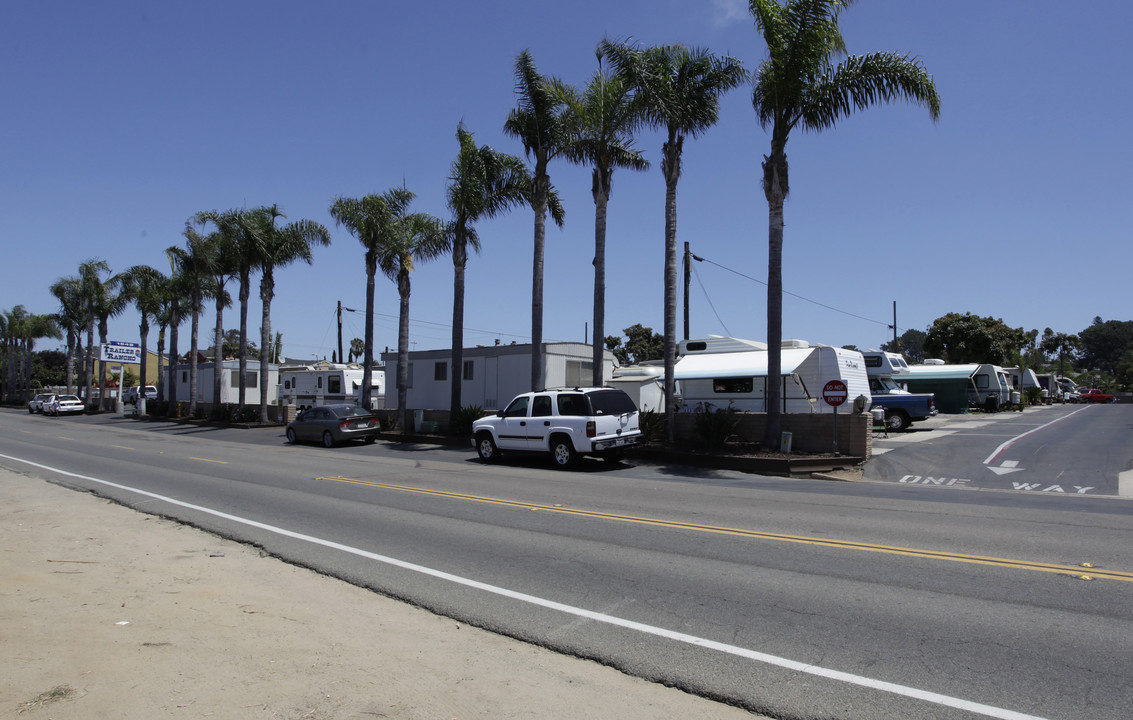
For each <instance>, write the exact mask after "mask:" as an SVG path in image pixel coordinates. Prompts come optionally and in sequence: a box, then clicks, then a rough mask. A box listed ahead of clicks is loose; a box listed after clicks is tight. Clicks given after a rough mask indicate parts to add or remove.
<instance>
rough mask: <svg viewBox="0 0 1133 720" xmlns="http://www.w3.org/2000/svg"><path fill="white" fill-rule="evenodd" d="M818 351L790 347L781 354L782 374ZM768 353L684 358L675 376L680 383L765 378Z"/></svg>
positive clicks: (723, 353) (741, 353)
mask: <svg viewBox="0 0 1133 720" xmlns="http://www.w3.org/2000/svg"><path fill="white" fill-rule="evenodd" d="M814 350H815V348H791V349H787V350H783V351H782V353H783V354H782V356H781V357H782V367H781V368H780V372H781V374H782V375H790V374H791V373H793V372H795V371H796V370H798V368H799V365H802V364H803V362H804V361H805V360H806V359H807V358H808V357H810V354H811V353H812V352H814ZM766 376H767V353H766V352H762V351H752V352H722V353H704V354H703V355H682V356H681V359H680V360H678V361H677V365H676V368H675V369H674V371H673V377H674V378H675V379H677V380H704V379H715V378H733V377H766Z"/></svg>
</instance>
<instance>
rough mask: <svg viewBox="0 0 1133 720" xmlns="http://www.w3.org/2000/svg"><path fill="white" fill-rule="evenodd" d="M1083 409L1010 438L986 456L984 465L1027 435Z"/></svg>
mask: <svg viewBox="0 0 1133 720" xmlns="http://www.w3.org/2000/svg"><path fill="white" fill-rule="evenodd" d="M1085 409H1086V408H1079V409H1078V410H1075V411H1074V412H1072V413H1069V414H1067V415H1063V416H1062V417H1060V418H1055V419H1054V420H1051V421H1050V422H1048V423H1046V424H1044V425H1039V426H1038V427H1037V428H1032V429H1031V430H1028V431H1027V432H1025V433H1023V434H1022V435H1016V436H1015V437H1013V438H1011V439H1010V440H1007V441H1006V442H1004V443H1003V444H1001V445H1000V446H999V447H997V448H996V449H995V450H993V451H992V453H991V455H988V456H987V459H986V460H984V465H990V464H991V463H992V462H994V461H995V459H996V457H998V456H999V454H1000V453H1001V452H1003V451H1004V450H1006V449H1007V448H1009V447H1011V446H1012V445H1014V444H1015V443H1016V442H1017V441H1019V440H1022V439H1023V438H1025V437H1027V436H1028V435H1031V434H1033V433H1037V432H1038V431H1039V430H1043V429H1045V428H1048V427H1050V426H1051V425H1053V424H1055V423H1056V422H1061V421H1063V420H1065V419H1066V418H1068V417H1073V416H1074V415H1077V414H1078V413H1080V412H1082V411H1083V410H1085Z"/></svg>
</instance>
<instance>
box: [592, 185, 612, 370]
mask: <svg viewBox="0 0 1133 720" xmlns="http://www.w3.org/2000/svg"><path fill="white" fill-rule="evenodd" d="M609 202H610V174H609V172H608V171H603V170H601V169H599V168H595V169H594V354H593V360H592V363H593V373H594V380H593V384H594V387H602V384H603V383H604V382H605V381H606V380H605V378H604V377H603V375H604V372H605V363H604V362H603V361H604V360H605V358H606V207H607V205H608V204H609Z"/></svg>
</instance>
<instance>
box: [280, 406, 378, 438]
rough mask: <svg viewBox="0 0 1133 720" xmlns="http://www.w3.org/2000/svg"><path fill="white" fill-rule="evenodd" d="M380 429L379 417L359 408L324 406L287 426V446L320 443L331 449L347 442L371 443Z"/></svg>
mask: <svg viewBox="0 0 1133 720" xmlns="http://www.w3.org/2000/svg"><path fill="white" fill-rule="evenodd" d="M381 429H382V426H381V422H379V420H378V416H377V415H374V414H373V413H370V412H367V411H366V410H363V409H362V408H360V407H358V406H357V405H322V406H320V407H313V408H307V409H306V410H304V411H303V412H301V413H299V415H298V417H296V418H295V419H294V420H292V421H291V422H289V423H287V442H289V443H291V444H292V445H294V444H296V443H298V442H300V441H303V440H309V441H319V442H322V444H323V446H324V447H328V448H329V447H334V446H335V445H338V444H339V443H344V442H346V441H348V440H362V441H364V442H366V443H372V442H374V441H375V440H377V439H378V434H379V433H380V432H381Z"/></svg>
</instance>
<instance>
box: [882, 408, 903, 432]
mask: <svg viewBox="0 0 1133 720" xmlns="http://www.w3.org/2000/svg"><path fill="white" fill-rule="evenodd" d="M885 426H886V427H887V428H888V429H889V430H892V431H893V432H901V431H902V430H904V429H905V428H907V427H909V416H908V415H907V414H905V411H903V410H894V411H893V412H891V413H889V414H888V415H886V416H885Z"/></svg>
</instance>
